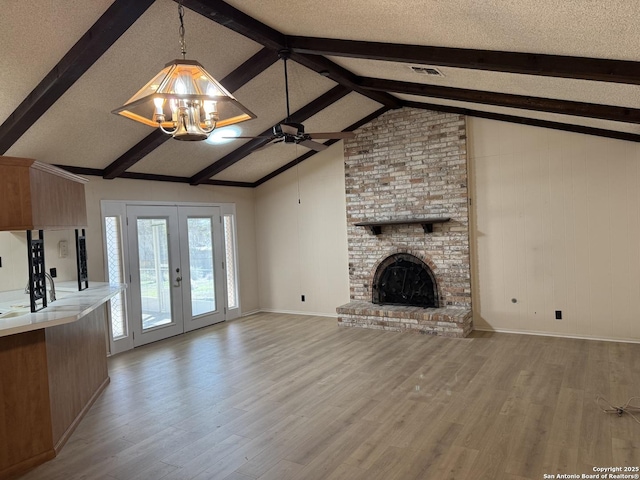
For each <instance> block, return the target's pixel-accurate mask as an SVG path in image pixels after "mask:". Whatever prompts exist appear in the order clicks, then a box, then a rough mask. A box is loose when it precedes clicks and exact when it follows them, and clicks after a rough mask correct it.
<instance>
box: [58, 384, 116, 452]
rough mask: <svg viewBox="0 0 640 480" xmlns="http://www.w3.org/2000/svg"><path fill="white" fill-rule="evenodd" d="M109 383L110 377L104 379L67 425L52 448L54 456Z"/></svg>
mask: <svg viewBox="0 0 640 480" xmlns="http://www.w3.org/2000/svg"><path fill="white" fill-rule="evenodd" d="M110 381H111V377H109V376H107V378H105V379H104V381H103V382H102V383H101V384H100V386H99V387H98V389H97V390H96V391H95V392H94V393H93V395H92V396H91V398H90V399H89V401H88V402H87V404H86V405H85V406H84V408H83V409H82V410H81V411H80V413H79V414H78V416H77V417H76V418H75V420H74V421H73V422H71V425H69V428H67V430H66V431H65V432H64V433H63V434H62V436H61V437H60V439H59V440H58V442H57V443H56V445H55V447H54V450H55V452H56V455H57V454H58V453H60V450H61V449H62V447H64V445H65V443H67V440H69V437H71V434H72V433H73V432H74V431H75V429H76V427H77V426H78V424H79V423H80V422H81V421H82V419H83V418H84V416H85V415H86V414H87V412H88V411H89V409H90V408H91V406H92V405H93V404H94V403H95V401H96V400H97V399H98V397H99V396H100V394H101V393H102V392H103V391H104V389H105V388H107V385H109V382H110Z"/></svg>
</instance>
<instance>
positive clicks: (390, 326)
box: [337, 108, 472, 337]
mask: <svg viewBox="0 0 640 480" xmlns="http://www.w3.org/2000/svg"><path fill="white" fill-rule="evenodd" d="M345 183H346V198H347V224H348V225H347V229H348V245H349V281H350V291H351V302H349V303H348V304H346V305H342V306H340V307H338V309H337V312H338V322H339V324H340V325H342V326H358V327H365V328H376V329H384V330H394V331H401V330H410V331H419V332H422V333H428V334H433V335H444V336H453V337H464V336H466V335H468V334H469V332H470V331H471V330H472V315H471V283H470V278H471V271H470V263H469V208H468V193H467V157H466V129H465V120H464V116H463V115H458V114H450V113H441V112H434V111H429V110H420V109H409V108H403V109H399V110H392V111H389V112H387V113H385V114H384V115H381V116H380V117H378V118H377V119H375V120H374V121H372V122H371V123H369V124H367V125H365V126H364V127H362V128H360V129H359V130H357V131H356V137H355V138H354V139H352V140H345ZM421 219H433V220H435V222H436V223H433V224H432V225H424V224H421V223H420V220H421ZM446 219H449V220H448V221H445V220H446ZM372 222H377V223H383V224H384V223H386V224H384V225H382V226H379V227H376V228H373V227H369V228H367V227H366V226H357V225H356V224H358V223H365V224H370V223H372ZM405 222H406V223H405ZM438 222H442V223H438ZM427 227H428V228H427ZM403 256H405V257H407V258H409V259H410V258H415V259H416V260H417V261H413V263H419V262H423V263H424V264H425V266H427V267H428V268H427V270H428V271H429V272H430V273H429V275H430V276H431V277H432V279H433V281H434V283H435V285H434V293H433V295H434V296H435V297H436V298H435V306H433V307H428V308H425V307H423V306H419V305H417V304H416V305H412V304H410V303H409V304H403V303H405V302H403V301H397V299H399V298H400V297H406V296H409V295H412V294H410V293H408V287H407V286H405V284H406V281H405V278H406V277H407V275H408V274H407V273H406V272H404V273H403V271H402V270H401V268H400V266H399V265H400V264H399V263H396V264H394V265H396V266H398V270H397V271H396V272H392V274H393V275H395V277H400V276H401V277H402V278H401V279H399V278H395V279H394V278H391V281H392V287H393V288H394V289H395V291H396V293H395V294H393V295H392V298H394V299H396V301H393V302H389V303H391V304H381V303H384V302H380V299H379V296H376V290H377V287H378V285H377V284H375V283H374V279H375V277H376V272H379V270H380V269H379V267H380V266H381V265H384V264H385V262H386V263H387V264H389V263H392V262H397V259H398V258H401V257H403ZM420 275H422V274H420ZM418 276H419V275H418ZM412 281H413V282H414V283H415V284H416V285H417V288H419V289H420V288H422V289H424V288H427V287H421V285H422V283H425V284H426V283H428V281H427V278H426V277H424V276H423V277H420V278H418V279H414V280H412ZM421 282H422V283H421ZM398 295H399V296H400V297H399V296H398ZM374 301H375V302H376V303H374Z"/></svg>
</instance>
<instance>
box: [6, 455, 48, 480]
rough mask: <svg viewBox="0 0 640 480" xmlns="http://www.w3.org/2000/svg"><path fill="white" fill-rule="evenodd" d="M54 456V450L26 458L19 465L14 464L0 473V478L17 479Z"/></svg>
mask: <svg viewBox="0 0 640 480" xmlns="http://www.w3.org/2000/svg"><path fill="white" fill-rule="evenodd" d="M55 456H56V452H55V450H47V451H46V452H42V453H39V454H38V455H36V456H34V457H31V458H27V459H26V460H23V461H22V462H20V463H16V464H15V465H11V466H10V467H8V468H5V469H4V470H2V471H0V478H3V479H5V480H14V479H17V478H18V477H20V476H22V475H24V474H25V473H26V472H27V471H29V470H31V469H32V468H35V467H37V466H38V465H40V464H43V463H44V462H47V461H49V460H51V459H53V458H55Z"/></svg>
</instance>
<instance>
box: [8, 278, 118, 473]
mask: <svg viewBox="0 0 640 480" xmlns="http://www.w3.org/2000/svg"><path fill="white" fill-rule="evenodd" d="M123 288H124V286H123V285H110V284H108V283H95V282H92V283H90V284H89V288H88V289H87V290H83V291H82V292H78V289H77V283H76V282H61V283H60V284H57V285H56V296H57V298H58V299H57V300H56V301H54V302H51V303H49V305H48V306H47V308H45V309H44V310H42V311H40V312H36V313H30V312H29V310H28V308H25V306H26V305H28V303H29V298H28V295H26V294H25V293H24V291H23V290H15V291H12V292H1V293H0V312H2V315H0V445H2V448H0V479H5V478H13V477H15V476H16V475H19V474H21V473H23V472H25V471H26V470H29V469H30V468H33V467H34V466H36V465H38V464H40V463H42V462H45V461H47V460H49V459H51V458H53V457H55V456H56V454H57V453H58V452H59V451H60V449H61V448H62V447H63V446H64V444H65V442H66V441H67V440H68V439H69V437H70V436H71V434H72V433H73V431H74V430H75V428H76V427H77V425H78V424H79V422H80V421H81V420H82V418H83V416H84V415H85V414H86V413H87V412H88V411H89V408H90V407H91V405H92V404H93V402H95V400H96V399H97V398H98V396H99V395H100V393H101V392H102V391H103V390H104V389H105V388H106V387H107V385H108V384H109V372H108V370H107V347H106V345H107V342H106V338H107V337H106V336H107V330H106V328H107V322H108V312H107V305H106V302H108V301H109V299H110V298H111V297H113V296H114V295H116V294H118V292H120V291H121V290H123Z"/></svg>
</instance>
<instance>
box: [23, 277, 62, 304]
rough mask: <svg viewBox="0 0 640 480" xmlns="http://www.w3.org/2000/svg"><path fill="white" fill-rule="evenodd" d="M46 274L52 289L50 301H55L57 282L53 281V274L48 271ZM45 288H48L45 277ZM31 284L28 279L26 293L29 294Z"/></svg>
mask: <svg viewBox="0 0 640 480" xmlns="http://www.w3.org/2000/svg"><path fill="white" fill-rule="evenodd" d="M44 276H45V277H46V278H48V279H49V285H51V290H49V301H50V302H55V301H56V285H55V283H53V278H52V277H51V275H49V274H48V273H47V272H45V273H44ZM44 283H45V288H46V284H47V281H46V279H45V282H44ZM30 286H31V285H30V284H29V281H27V286H26V287H24V293H26V294H29V293H30V288H29V287H30Z"/></svg>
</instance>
